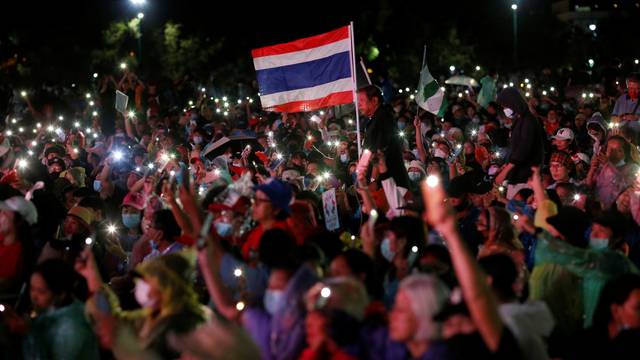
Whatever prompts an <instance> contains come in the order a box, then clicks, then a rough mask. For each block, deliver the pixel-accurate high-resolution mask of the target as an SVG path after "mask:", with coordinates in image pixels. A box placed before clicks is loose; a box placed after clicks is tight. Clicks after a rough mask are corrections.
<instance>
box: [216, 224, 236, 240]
mask: <svg viewBox="0 0 640 360" xmlns="http://www.w3.org/2000/svg"><path fill="white" fill-rule="evenodd" d="M216 232H217V233H218V235H220V236H222V237H223V238H226V237H229V236H231V234H232V233H233V226H231V224H229V223H226V222H218V223H216Z"/></svg>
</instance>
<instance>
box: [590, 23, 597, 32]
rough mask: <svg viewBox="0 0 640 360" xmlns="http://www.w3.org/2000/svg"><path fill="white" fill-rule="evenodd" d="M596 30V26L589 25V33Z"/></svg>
mask: <svg viewBox="0 0 640 360" xmlns="http://www.w3.org/2000/svg"><path fill="white" fill-rule="evenodd" d="M596 28H597V26H596V24H591V25H589V30H591V31H596Z"/></svg>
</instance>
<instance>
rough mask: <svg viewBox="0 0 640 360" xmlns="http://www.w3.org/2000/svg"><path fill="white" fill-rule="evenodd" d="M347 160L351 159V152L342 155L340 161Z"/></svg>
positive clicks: (344, 161)
mask: <svg viewBox="0 0 640 360" xmlns="http://www.w3.org/2000/svg"><path fill="white" fill-rule="evenodd" d="M347 161H349V154H342V155H340V162H343V163H346V162H347Z"/></svg>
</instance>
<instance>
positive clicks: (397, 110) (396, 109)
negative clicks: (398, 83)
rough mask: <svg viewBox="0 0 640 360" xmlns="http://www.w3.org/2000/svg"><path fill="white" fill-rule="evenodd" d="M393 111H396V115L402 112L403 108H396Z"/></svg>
mask: <svg viewBox="0 0 640 360" xmlns="http://www.w3.org/2000/svg"><path fill="white" fill-rule="evenodd" d="M393 111H395V112H396V113H399V112H400V111H402V106H394V107H393Z"/></svg>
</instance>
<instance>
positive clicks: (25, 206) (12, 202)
mask: <svg viewBox="0 0 640 360" xmlns="http://www.w3.org/2000/svg"><path fill="white" fill-rule="evenodd" d="M0 210H9V211H14V212H17V213H18V214H20V216H22V218H24V220H25V221H26V222H27V223H28V224H29V225H33V224H35V223H36V222H37V221H38V210H37V209H36V207H35V205H33V203H32V202H31V201H29V200H27V199H25V198H24V197H22V196H13V197H10V198H8V199H7V200H5V201H0Z"/></svg>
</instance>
